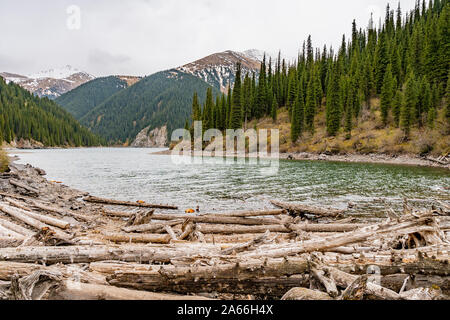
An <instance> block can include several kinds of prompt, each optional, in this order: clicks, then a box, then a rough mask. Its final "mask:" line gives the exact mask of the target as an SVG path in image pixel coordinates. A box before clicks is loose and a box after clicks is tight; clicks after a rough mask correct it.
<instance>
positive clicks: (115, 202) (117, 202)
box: [84, 196, 178, 210]
mask: <svg viewBox="0 0 450 320" xmlns="http://www.w3.org/2000/svg"><path fill="white" fill-rule="evenodd" d="M84 201H86V202H93V203H100V204H110V205H120V206H128V207H142V208H154V209H172V210H177V209H178V207H175V206H169V205H162V204H150V203H141V202H132V201H120V200H113V199H105V198H98V197H92V196H89V197H86V198H84Z"/></svg>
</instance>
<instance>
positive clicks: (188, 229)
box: [178, 222, 195, 240]
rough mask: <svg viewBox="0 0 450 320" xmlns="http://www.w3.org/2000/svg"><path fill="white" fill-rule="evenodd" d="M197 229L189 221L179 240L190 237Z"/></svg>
mask: <svg viewBox="0 0 450 320" xmlns="http://www.w3.org/2000/svg"><path fill="white" fill-rule="evenodd" d="M194 231H195V226H194V224H193V223H191V222H189V223H187V224H186V225H185V227H184V230H183V232H182V233H181V234H180V236H179V237H178V240H185V239H188V238H189V237H190V236H191V235H192V234H193V233H194Z"/></svg>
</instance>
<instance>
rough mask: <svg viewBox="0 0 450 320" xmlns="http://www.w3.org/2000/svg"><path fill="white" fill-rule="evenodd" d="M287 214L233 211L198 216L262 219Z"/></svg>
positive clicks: (280, 211) (283, 212) (285, 212)
mask: <svg viewBox="0 0 450 320" xmlns="http://www.w3.org/2000/svg"><path fill="white" fill-rule="evenodd" d="M285 214H288V212H287V211H286V210H284V209H282V210H261V211H234V212H224V213H219V214H217V213H206V214H200V216H204V215H206V216H225V217H241V218H245V217H262V216H279V215H285Z"/></svg>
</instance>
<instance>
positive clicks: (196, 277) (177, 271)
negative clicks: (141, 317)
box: [91, 260, 308, 298]
mask: <svg viewBox="0 0 450 320" xmlns="http://www.w3.org/2000/svg"><path fill="white" fill-rule="evenodd" d="M91 267H92V266H91ZM94 268H95V267H94ZM306 268H307V266H306V263H305V261H304V260H302V261H300V263H299V264H296V265H294V264H293V263H292V261H287V262H286V261H283V260H279V261H277V262H267V263H266V264H260V263H251V262H247V263H241V264H228V265H217V266H214V267H191V268H185V267H178V268H177V267H174V266H164V267H159V268H158V267H157V266H154V268H153V270H150V271H135V270H129V271H122V270H121V269H116V271H115V272H114V273H113V274H111V275H109V276H107V280H108V282H109V283H110V284H111V285H115V286H119V287H125V288H133V289H139V290H147V291H155V292H161V291H169V292H178V293H183V292H193V293H196V292H221V293H234V294H245V293H248V292H251V293H252V294H253V295H261V296H266V297H271V298H280V297H281V296H283V295H284V294H285V293H286V289H289V288H294V287H298V286H306V285H307V282H308V280H307V277H306V276H305V275H302V273H303V272H304V271H305V269H306ZM293 269H295V270H293ZM94 270H95V269H94ZM285 273H288V274H295V275H294V276H290V277H287V276H284V274H285Z"/></svg>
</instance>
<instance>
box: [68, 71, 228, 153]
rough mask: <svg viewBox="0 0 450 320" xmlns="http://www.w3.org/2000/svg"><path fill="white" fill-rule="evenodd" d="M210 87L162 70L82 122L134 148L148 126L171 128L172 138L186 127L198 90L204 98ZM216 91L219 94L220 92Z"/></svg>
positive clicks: (108, 139) (95, 131) (178, 72)
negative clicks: (176, 131)
mask: <svg viewBox="0 0 450 320" xmlns="http://www.w3.org/2000/svg"><path fill="white" fill-rule="evenodd" d="M210 87H211V86H210V85H209V84H208V83H206V82H204V81H202V80H201V79H199V78H197V77H195V76H193V75H191V74H187V73H184V72H182V71H180V70H176V69H171V70H166V71H161V72H158V73H155V74H153V75H150V76H148V77H145V78H143V79H142V80H140V81H139V82H137V83H135V84H134V85H132V86H130V87H128V88H125V89H123V90H120V91H118V92H116V93H115V94H113V95H112V96H110V97H109V98H107V99H106V100H104V101H103V102H102V103H100V104H99V105H97V106H95V107H94V108H92V110H91V111H89V112H88V113H87V114H86V115H84V116H83V117H82V118H81V119H80V122H81V123H82V124H84V125H85V126H87V127H88V128H89V129H91V131H92V132H94V133H97V134H99V135H101V136H102V137H104V138H105V139H106V140H107V141H109V142H110V143H122V144H126V145H130V144H131V143H132V141H134V140H135V138H136V136H137V135H138V134H139V133H140V132H141V131H142V130H143V129H145V128H147V127H148V130H147V131H148V132H151V131H152V130H153V129H155V128H161V127H164V126H167V133H168V135H169V137H170V134H171V132H172V131H173V130H174V129H178V128H182V127H184V124H185V119H186V118H187V117H188V116H189V114H190V112H191V109H192V94H193V92H194V91H197V92H198V93H199V97H200V98H201V99H204V98H205V96H206V89H207V88H210ZM80 89H81V88H80ZM213 91H214V93H215V95H218V94H219V90H213ZM61 98H64V97H61Z"/></svg>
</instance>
